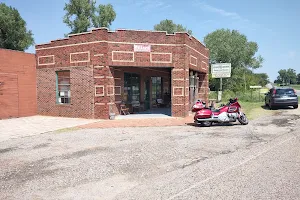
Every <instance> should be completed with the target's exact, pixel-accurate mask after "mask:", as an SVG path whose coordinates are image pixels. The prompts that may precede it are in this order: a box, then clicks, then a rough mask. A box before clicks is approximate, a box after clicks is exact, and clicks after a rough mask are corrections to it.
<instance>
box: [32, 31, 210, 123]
mask: <svg viewBox="0 0 300 200" xmlns="http://www.w3.org/2000/svg"><path fill="white" fill-rule="evenodd" d="M36 59H37V61H36V62H37V94H38V97H37V104H38V114H41V115H52V116H65V117H84V118H104V119H107V118H108V117H109V113H111V112H114V113H117V114H118V113H119V109H120V105H121V104H125V105H126V106H127V107H129V108H130V105H131V104H133V102H135V103H136V102H138V103H139V104H140V106H141V107H143V109H145V110H147V109H150V110H151V109H152V108H154V106H156V105H155V104H157V102H158V100H159V99H160V100H162V101H163V102H164V105H170V110H171V114H172V116H176V117H183V116H186V115H187V114H188V111H189V110H190V108H191V105H192V104H193V102H194V101H195V99H197V98H201V99H205V100H208V60H209V50H208V49H207V48H206V47H205V46H204V45H203V44H202V43H201V42H199V41H198V40H197V39H196V38H194V37H192V36H189V35H188V34H187V33H175V34H166V32H157V31H136V30H116V31H108V30H107V29H106V28H99V29H94V30H92V31H90V32H87V33H81V34H73V35H69V37H68V38H65V39H59V40H54V41H51V42H50V43H47V44H40V45H36Z"/></svg>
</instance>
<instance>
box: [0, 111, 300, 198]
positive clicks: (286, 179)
mask: <svg viewBox="0 0 300 200" xmlns="http://www.w3.org/2000/svg"><path fill="white" fill-rule="evenodd" d="M272 112H273V111H272ZM299 130H300V109H279V110H276V111H274V116H267V117H263V118H260V119H257V120H252V121H250V123H249V124H248V125H246V126H243V125H240V124H238V123H236V124H233V125H216V126H212V127H208V128H204V127H197V126H193V124H189V125H186V126H174V127H143V128H140V127H138V128H137V127H135V128H110V129H79V130H78V129H77V130H76V129H74V130H68V129H67V130H66V131H59V132H57V131H56V132H49V133H44V134H39V135H32V136H28V137H23V138H15V139H9V140H6V141H3V142H1V141H0V169H1V170H0V199H9V200H10V199H22V200H23V199H47V200H48V199H51V200H52V199H72V200H73V199H89V200H90V199H91V200H92V199H101V200H109V199H119V200H126V199H130V200H132V199H137V200H140V199H143V200H148V199H149V200H152V199H154V200H156V199H163V200H173V199H176V200H179V199H180V200H182V199H186V200H190V199H253V200H254V199H255V200H258V199H263V200H265V199H299V197H300V190H299V188H300V182H299V180H300V151H299V146H300V140H299V137H300V131H299Z"/></svg>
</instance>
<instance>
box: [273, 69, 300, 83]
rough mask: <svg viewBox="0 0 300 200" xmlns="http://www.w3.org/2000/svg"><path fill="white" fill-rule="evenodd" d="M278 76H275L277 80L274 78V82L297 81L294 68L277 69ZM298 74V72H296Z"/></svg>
mask: <svg viewBox="0 0 300 200" xmlns="http://www.w3.org/2000/svg"><path fill="white" fill-rule="evenodd" d="M278 74H279V76H278V77H277V80H275V83H279V84H285V85H289V84H296V83H297V74H296V70H294V69H292V68H289V69H287V70H286V69H281V70H279V71H278ZM298 75H299V74H298Z"/></svg>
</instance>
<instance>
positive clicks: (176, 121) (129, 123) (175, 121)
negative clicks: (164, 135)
mask: <svg viewBox="0 0 300 200" xmlns="http://www.w3.org/2000/svg"><path fill="white" fill-rule="evenodd" d="M193 122H194V120H193V116H188V117H186V118H153V119H122V120H103V121H100V122H95V123H91V124H86V125H82V126H79V128H87V129H88V128H119V127H151V126H155V127H157V126H159V127H163V126H184V125H186V124H189V123H193Z"/></svg>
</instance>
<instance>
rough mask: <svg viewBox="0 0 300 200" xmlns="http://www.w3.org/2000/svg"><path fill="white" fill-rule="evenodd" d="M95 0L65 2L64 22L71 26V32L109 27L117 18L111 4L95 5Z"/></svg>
mask: <svg viewBox="0 0 300 200" xmlns="http://www.w3.org/2000/svg"><path fill="white" fill-rule="evenodd" d="M95 4H96V1H95V0H70V2H69V3H66V4H65V7H64V10H65V11H66V14H65V16H64V20H63V21H64V23H66V24H67V26H69V27H70V28H71V33H82V32H86V31H87V30H88V29H89V28H91V27H95V28H98V27H108V28H109V26H110V25H111V24H112V22H113V21H114V20H115V18H116V13H115V11H114V9H113V6H112V5H111V4H107V5H102V4H100V5H99V7H98V8H96V6H95Z"/></svg>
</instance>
